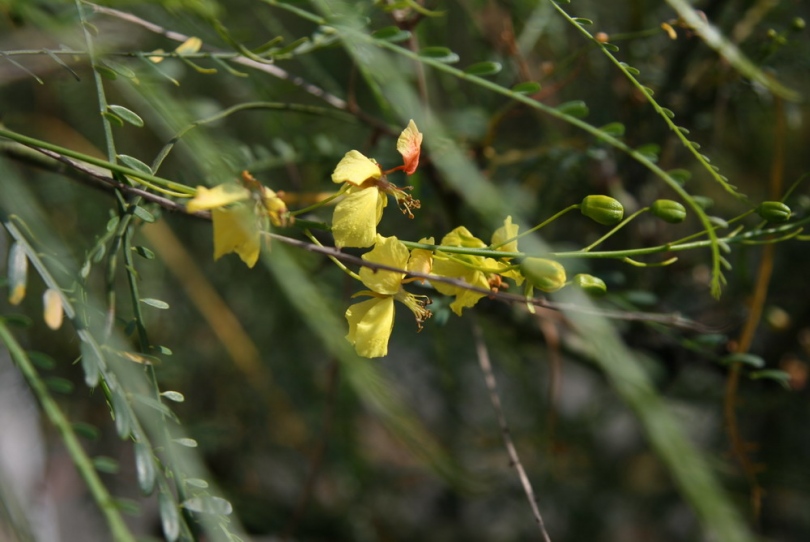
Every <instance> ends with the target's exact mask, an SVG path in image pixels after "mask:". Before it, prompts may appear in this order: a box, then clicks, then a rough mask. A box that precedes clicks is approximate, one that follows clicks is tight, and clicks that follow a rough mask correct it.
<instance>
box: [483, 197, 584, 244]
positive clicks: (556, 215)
mask: <svg viewBox="0 0 810 542" xmlns="http://www.w3.org/2000/svg"><path fill="white" fill-rule="evenodd" d="M579 207H580V205H579V203H576V204H574V205H571V206H570V207H566V208H565V209H563V210H562V211H560V212H559V213H557V214H555V215H554V216H552V217H551V218H549V219H548V220H545V221H544V222H541V223H540V224H538V225H537V226H535V227H533V228H532V229H530V230H526V231H524V232H523V233H521V234H520V235H516V236H514V237H512V238H510V239H507V240H506V241H504V242H502V243H498V244H497V245H489V248H490V249H491V250H495V249H497V248H498V247H502V246H504V245H507V244H509V243H511V242H512V241H517V240H518V239H520V238H521V237H523V236H525V235H529V234H530V233H534V232H536V231H538V230H540V229H541V228H544V227H546V226H548V225H549V224H551V223H552V222H554V221H555V220H557V219H558V218H560V217H561V216H562V215H564V214H565V213H567V212H569V211H573V210H574V209H579Z"/></svg>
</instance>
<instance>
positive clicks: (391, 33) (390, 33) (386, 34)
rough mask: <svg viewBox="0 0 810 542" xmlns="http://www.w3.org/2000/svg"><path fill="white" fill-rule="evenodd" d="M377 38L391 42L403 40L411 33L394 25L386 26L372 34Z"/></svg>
mask: <svg viewBox="0 0 810 542" xmlns="http://www.w3.org/2000/svg"><path fill="white" fill-rule="evenodd" d="M372 36H373V37H375V38H377V39H378V40H384V41H390V42H392V43H396V42H400V41H405V40H407V39H409V38H410V37H411V33H410V32H408V31H407V30H401V29H400V28H398V27H396V26H386V27H385V28H381V29H379V30H377V31H376V32H374V33H373V34H372Z"/></svg>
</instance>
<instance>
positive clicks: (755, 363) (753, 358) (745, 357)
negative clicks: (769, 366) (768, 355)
mask: <svg viewBox="0 0 810 542" xmlns="http://www.w3.org/2000/svg"><path fill="white" fill-rule="evenodd" d="M720 363H722V364H723V365H731V364H732V363H742V364H743V365H749V366H751V367H753V368H755V369H759V368H761V367H765V360H764V359H762V358H761V357H760V356H757V355H756V354H748V353H742V352H737V353H735V354H730V355H728V356H724V357H722V358H720Z"/></svg>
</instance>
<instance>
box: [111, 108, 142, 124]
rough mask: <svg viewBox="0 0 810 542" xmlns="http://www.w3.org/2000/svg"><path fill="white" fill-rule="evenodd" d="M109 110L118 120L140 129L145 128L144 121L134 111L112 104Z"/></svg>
mask: <svg viewBox="0 0 810 542" xmlns="http://www.w3.org/2000/svg"><path fill="white" fill-rule="evenodd" d="M107 110H108V111H109V112H111V113H112V114H113V115H115V116H117V117H118V118H120V119H122V120H125V121H126V122H128V123H130V124H132V125H133V126H137V127H138V128H142V127H143V119H142V118H141V117H139V116H138V115H137V114H136V113H135V112H134V111H132V110H130V109H127V108H126V107H124V106H123V105H112V104H111V105H108V106H107Z"/></svg>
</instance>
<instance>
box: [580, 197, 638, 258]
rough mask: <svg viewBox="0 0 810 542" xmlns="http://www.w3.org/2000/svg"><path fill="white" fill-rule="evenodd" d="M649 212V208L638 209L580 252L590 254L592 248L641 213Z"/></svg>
mask: <svg viewBox="0 0 810 542" xmlns="http://www.w3.org/2000/svg"><path fill="white" fill-rule="evenodd" d="M649 210H650V208H649V207H644V208H643V209H639V210H638V211H636V212H635V213H633V214H632V215H630V216H628V217H627V218H625V219H624V220H622V221H621V222H619V223H618V224H616V226H614V228H613V229H612V230H610V231H609V232H607V233H606V234H605V235H603V236H602V237H600V238H599V239H597V240H596V241H594V242H593V243H591V244H590V245H588V246H587V247H585V248H583V249H582V252H590V251H591V249H592V248H593V247H595V246H598V245H600V244H602V242H604V241H605V240H606V239H608V238H610V236H611V235H613V234H614V233H616V232H617V231H619V230H620V229H622V228H623V227H625V225H627V223H628V222H630V221H631V220H633V219H634V218H636V217H637V216H638V215H640V214H641V213H646V212H647V211H649Z"/></svg>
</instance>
